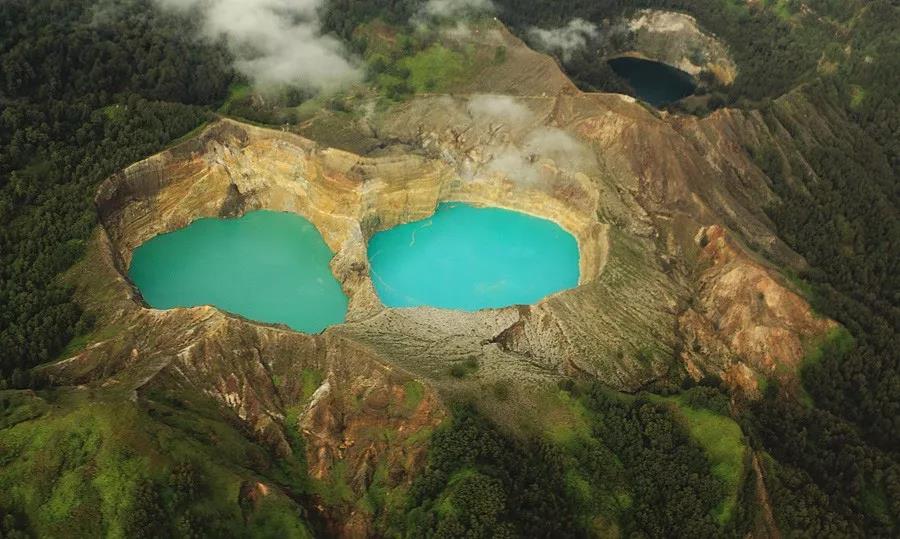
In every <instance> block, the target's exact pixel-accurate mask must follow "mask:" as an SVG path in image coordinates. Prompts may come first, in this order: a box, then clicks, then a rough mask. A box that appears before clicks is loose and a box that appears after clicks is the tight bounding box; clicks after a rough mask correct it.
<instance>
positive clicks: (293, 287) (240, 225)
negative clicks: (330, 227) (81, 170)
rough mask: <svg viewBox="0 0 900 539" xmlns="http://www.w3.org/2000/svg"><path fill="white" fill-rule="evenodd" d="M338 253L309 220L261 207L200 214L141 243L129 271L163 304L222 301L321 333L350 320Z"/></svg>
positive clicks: (247, 313) (246, 313)
mask: <svg viewBox="0 0 900 539" xmlns="http://www.w3.org/2000/svg"><path fill="white" fill-rule="evenodd" d="M332 257H333V254H332V252H331V250H329V248H328V246H327V245H326V244H325V241H324V240H323V239H322V236H321V234H319V231H318V230H317V229H316V227H315V226H313V225H312V223H310V222H309V221H307V220H306V219H304V218H302V217H300V216H298V215H294V214H290V213H279V212H272V211H255V212H252V213H248V214H246V215H245V216H243V217H241V218H239V219H200V220H197V221H194V222H193V223H191V224H190V225H189V226H187V227H185V228H183V229H181V230H177V231H175V232H172V233H169V234H163V235H160V236H157V237H155V238H153V239H151V240H150V241H148V242H146V243H144V244H143V245H141V246H140V247H138V248H137V249H136V250H135V252H134V256H133V257H132V260H131V268H130V269H129V271H128V276H129V277H130V278H131V280H132V282H134V284H135V285H137V287H138V289H140V291H141V294H142V295H143V296H144V301H146V302H147V304H148V305H150V306H152V307H155V308H157V309H169V308H172V307H195V306H198V305H214V306H216V307H218V308H220V309H222V310H225V311H229V312H232V313H235V314H239V315H241V316H243V317H246V318H249V319H252V320H257V321H260V322H269V323H282V324H286V325H287V326H289V327H291V328H292V329H295V330H297V331H303V332H307V333H317V332H319V331H321V330H323V329H325V328H326V327H328V326H330V325H333V324H339V323H341V322H343V321H344V317H345V315H346V313H347V297H346V296H345V295H344V292H343V291H342V290H341V287H340V285H339V284H338V282H337V280H336V279H335V278H334V276H333V275H332V274H331V270H330V268H329V267H328V263H329V261H330V260H331V258H332Z"/></svg>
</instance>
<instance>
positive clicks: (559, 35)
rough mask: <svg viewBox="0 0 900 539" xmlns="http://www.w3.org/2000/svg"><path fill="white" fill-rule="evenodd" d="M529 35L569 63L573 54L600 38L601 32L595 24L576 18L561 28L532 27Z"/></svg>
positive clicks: (543, 47)
mask: <svg viewBox="0 0 900 539" xmlns="http://www.w3.org/2000/svg"><path fill="white" fill-rule="evenodd" d="M528 35H529V36H530V37H531V39H532V40H534V42H535V43H536V44H537V45H538V46H540V47H541V48H542V49H543V50H545V51H547V52H554V53H557V54H559V55H560V56H561V57H562V59H563V61H564V62H568V61H569V60H570V59H571V58H572V54H573V53H575V52H576V51H578V50H580V49H583V48H584V47H586V46H587V44H588V41H589V40H591V39H596V38H597V37H599V36H600V32H599V31H598V30H597V25H595V24H594V23H591V22H588V21H586V20H584V19H580V18H575V19H572V20H571V21H569V24H567V25H565V26H560V27H559V28H536V27H532V28H530V29H529V30H528Z"/></svg>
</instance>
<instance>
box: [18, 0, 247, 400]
mask: <svg viewBox="0 0 900 539" xmlns="http://www.w3.org/2000/svg"><path fill="white" fill-rule="evenodd" d="M100 6H101V4H98V3H96V2H94V1H91V0H75V1H69V0H38V1H24V0H22V1H19V0H14V1H10V2H3V3H2V4H0V28H2V32H0V65H2V75H0V105H2V107H0V108H2V114H0V221H2V223H3V227H2V229H0V305H3V308H2V309H0V378H7V377H9V378H10V379H11V382H12V383H13V384H14V385H22V384H24V383H27V375H26V374H25V373H24V370H25V369H27V368H29V367H31V366H33V365H35V364H37V363H41V362H44V361H47V360H50V359H53V358H55V357H56V355H57V354H58V353H59V352H60V351H61V350H62V348H63V347H64V346H65V345H66V344H67V343H68V342H69V340H70V339H71V338H72V337H73V336H74V335H76V334H78V333H83V332H85V331H86V330H87V329H89V328H90V324H91V321H90V320H88V319H85V318H83V317H82V316H81V313H80V311H79V309H78V307H77V306H76V305H75V304H74V303H73V302H72V300H71V296H70V292H69V291H68V290H66V288H65V287H64V286H62V285H60V284H59V283H58V281H57V275H58V274H59V273H60V272H61V271H63V270H65V269H66V268H68V267H69V266H70V265H71V264H72V263H73V262H75V260H77V259H78V257H79V256H80V254H81V252H82V246H83V244H84V241H85V240H86V239H87V238H88V236H89V234H90V233H91V231H92V229H93V227H94V225H95V223H96V217H95V212H94V208H93V194H94V192H95V189H96V186H97V185H98V184H99V182H100V181H101V180H103V179H104V178H105V177H107V176H108V175H110V174H111V173H113V172H114V171H116V170H117V169H120V168H122V167H124V166H126V165H128V164H130V163H132V162H134V161H136V160H138V159H140V158H142V157H145V156H147V155H149V154H151V153H153V152H156V151H158V150H159V149H161V148H162V147H164V146H165V145H166V144H169V143H170V142H171V141H173V140H174V139H176V138H177V137H179V136H181V135H184V134H185V133H187V132H189V131H191V130H192V129H194V128H195V127H197V126H198V125H200V124H201V123H203V122H204V121H205V120H206V119H207V118H208V117H209V116H208V115H209V108H208V106H209V105H212V104H215V103H216V102H218V101H221V100H222V99H224V97H225V95H226V93H227V88H228V85H229V84H230V83H231V81H232V74H231V70H230V65H229V60H228V58H227V57H226V55H225V53H224V52H223V51H222V50H219V49H216V48H209V47H203V46H200V45H199V44H198V43H197V42H196V41H195V40H193V39H191V38H190V36H191V34H192V33H193V32H194V31H195V30H194V29H193V28H192V27H191V26H190V23H189V22H186V20H185V19H183V18H180V17H176V16H165V15H163V14H161V13H160V12H158V11H157V10H155V9H154V8H153V7H152V5H151V3H150V2H133V3H132V2H123V3H120V4H109V3H106V4H102V6H106V8H104V9H101V7H100ZM110 6H118V7H115V9H113V8H112V7H110Z"/></svg>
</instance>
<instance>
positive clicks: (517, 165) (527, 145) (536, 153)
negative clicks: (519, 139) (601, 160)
mask: <svg viewBox="0 0 900 539" xmlns="http://www.w3.org/2000/svg"><path fill="white" fill-rule="evenodd" d="M492 151H493V158H492V159H491V160H490V161H489V162H488V163H487V166H486V167H485V168H486V169H487V171H488V172H491V173H496V174H502V175H503V176H505V177H506V178H508V179H510V180H512V181H514V182H516V183H519V184H522V185H533V184H537V183H539V182H540V181H541V180H544V179H549V178H550V177H552V175H553V174H554V173H553V172H552V168H548V167H547V166H546V165H548V164H549V162H548V161H552V163H553V165H554V166H553V168H567V169H574V170H577V169H581V168H584V167H588V166H590V165H591V164H592V163H594V162H595V158H594V156H593V154H592V153H591V151H590V150H589V149H588V148H587V147H586V146H585V145H584V144H582V143H581V142H580V141H579V140H578V139H576V138H575V137H573V136H572V135H570V134H568V133H566V132H565V131H563V130H561V129H557V128H555V127H539V128H537V129H534V130H533V131H531V132H530V133H529V134H528V136H526V137H525V140H524V141H523V143H522V144H521V146H515V145H512V144H508V145H504V146H503V147H500V148H493V149H492Z"/></svg>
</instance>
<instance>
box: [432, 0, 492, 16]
mask: <svg viewBox="0 0 900 539" xmlns="http://www.w3.org/2000/svg"><path fill="white" fill-rule="evenodd" d="M495 9H496V8H495V7H494V3H493V2H491V0H428V2H426V3H425V5H423V6H422V9H421V10H420V11H419V16H420V17H423V18H426V19H427V18H440V19H447V18H451V17H459V16H461V15H469V14H473V13H492V12H494V10H495Z"/></svg>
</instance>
